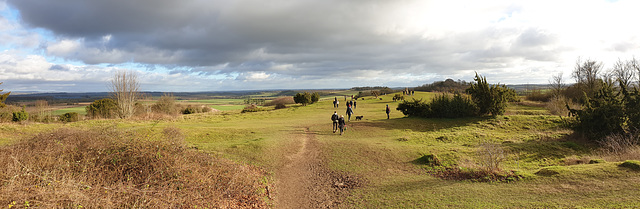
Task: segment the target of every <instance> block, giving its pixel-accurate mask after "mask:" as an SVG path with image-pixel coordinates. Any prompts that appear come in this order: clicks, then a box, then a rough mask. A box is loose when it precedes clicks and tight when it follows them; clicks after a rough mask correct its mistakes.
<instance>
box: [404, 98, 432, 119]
mask: <svg viewBox="0 0 640 209" xmlns="http://www.w3.org/2000/svg"><path fill="white" fill-rule="evenodd" d="M396 110H399V111H400V112H402V114H404V115H406V116H409V117H428V116H429V113H430V112H431V108H430V107H429V104H427V103H426V102H424V101H422V99H415V98H413V99H412V100H411V101H408V100H405V101H402V103H400V104H398V107H397V108H396Z"/></svg>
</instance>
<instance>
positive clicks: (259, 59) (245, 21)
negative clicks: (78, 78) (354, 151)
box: [7, 0, 562, 87]
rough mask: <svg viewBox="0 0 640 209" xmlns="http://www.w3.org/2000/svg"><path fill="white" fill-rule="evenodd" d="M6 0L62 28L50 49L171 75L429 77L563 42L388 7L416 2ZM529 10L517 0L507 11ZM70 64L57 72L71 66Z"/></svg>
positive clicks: (552, 50) (541, 53) (507, 61)
mask: <svg viewBox="0 0 640 209" xmlns="http://www.w3.org/2000/svg"><path fill="white" fill-rule="evenodd" d="M7 2H8V3H9V5H10V6H11V7H13V8H15V9H17V10H18V11H19V12H20V15H21V18H22V21H23V22H24V23H26V25H28V26H30V27H33V28H44V29H46V30H50V31H51V32H52V33H53V34H54V35H55V39H56V40H55V41H49V42H46V43H44V45H45V46H44V47H43V48H45V51H46V53H48V55H51V56H56V57H61V58H63V59H65V60H78V61H82V62H84V63H86V64H90V65H93V64H101V63H106V64H109V65H118V64H122V63H135V64H138V65H139V66H142V67H141V68H143V69H145V70H148V71H155V70H157V69H168V70H167V71H168V75H185V74H191V75H205V76H214V75H218V76H220V75H222V76H226V77H225V78H231V77H232V79H230V80H236V81H247V82H248V81H252V82H257V81H260V82H263V83H264V85H265V86H269V85H271V84H269V83H271V82H272V83H273V85H276V84H277V83H282V80H278V79H285V80H292V82H291V83H304V82H305V81H309V82H311V81H314V82H317V83H322V82H323V79H324V81H326V80H327V79H333V78H335V77H336V76H341V77H358V78H371V79H374V78H375V79H378V78H388V77H393V76H397V75H407V76H414V77H420V79H428V78H430V76H438V75H457V74H459V73H467V72H472V71H473V70H479V69H486V68H492V69H493V68H498V69H499V68H508V67H514V66H516V65H518V64H519V63H516V62H514V60H532V61H553V60H555V59H557V56H556V55H555V54H557V52H558V51H560V50H562V49H561V48H558V47H556V44H557V39H556V38H555V37H554V35H553V34H551V33H548V32H546V31H544V30H541V29H537V28H535V27H532V28H523V27H515V26H514V27H496V26H487V27H483V28H480V29H477V30H465V31H457V32H455V33H454V32H452V33H451V34H445V35H444V36H429V35H425V33H424V31H421V32H416V33H409V34H397V33H395V32H393V29H394V28H395V27H399V26H397V25H402V24H404V23H403V22H397V21H399V20H402V18H400V19H399V20H395V19H394V20H393V21H389V19H393V17H389V16H388V12H389V11H390V10H392V9H393V8H395V7H397V6H398V5H402V4H408V3H411V2H412V1H410V0H401V1H374V0H358V1H342V0H327V1H308V0H302V1H281V0H273V1H263V0H236V1H224V0H183V1H175V0H56V1H41V0H7ZM520 10H522V8H520V7H519V6H517V5H515V6H510V7H508V8H506V9H504V11H502V12H506V13H508V15H511V14H512V13H516V12H519V11H520ZM469 18H473V16H471V17H469ZM507 18H510V17H507ZM503 19H504V18H503ZM394 21H396V22H394ZM442 21H446V20H442ZM500 21H502V19H501V20H500ZM389 30H391V31H392V32H385V31H389ZM425 30H426V31H427V32H428V31H429V30H431V29H429V28H428V27H427V29H425ZM433 30H439V29H433ZM64 67H65V66H61V65H53V66H51V67H50V70H68V69H65V68H64ZM296 79H303V80H300V81H299V82H298V81H297V80H296ZM305 79H306V80H305ZM416 79H417V78H416ZM387 80H388V79H387ZM396 80H397V83H399V84H401V83H402V80H406V79H403V78H397V79H396ZM381 81H385V79H382V80H381ZM237 85H241V84H237ZM354 85H355V84H354ZM346 87H349V86H346Z"/></svg>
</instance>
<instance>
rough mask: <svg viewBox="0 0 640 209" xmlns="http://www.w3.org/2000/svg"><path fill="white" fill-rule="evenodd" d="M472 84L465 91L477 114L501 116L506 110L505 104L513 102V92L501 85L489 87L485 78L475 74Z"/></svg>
mask: <svg viewBox="0 0 640 209" xmlns="http://www.w3.org/2000/svg"><path fill="white" fill-rule="evenodd" d="M473 80H474V81H476V83H472V84H471V86H470V87H469V88H468V89H467V90H466V92H467V93H468V94H470V95H471V98H472V99H473V101H474V102H475V104H476V105H477V107H478V114H480V115H485V114H491V115H493V116H497V115H502V114H504V112H505V111H506V110H507V102H508V101H509V100H515V99H517V98H514V97H515V91H514V90H513V89H509V88H507V87H506V86H504V85H502V86H499V85H489V83H487V78H486V77H482V76H480V75H478V74H477V73H476V77H475V78H474V79H473Z"/></svg>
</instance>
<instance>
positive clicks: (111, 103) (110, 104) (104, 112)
mask: <svg viewBox="0 0 640 209" xmlns="http://www.w3.org/2000/svg"><path fill="white" fill-rule="evenodd" d="M85 109H86V110H87V117H90V118H113V117H115V116H116V113H117V111H118V103H117V102H116V101H115V100H113V99H109V98H106V99H100V100H96V101H93V103H91V104H90V105H89V106H87V107H86V108H85Z"/></svg>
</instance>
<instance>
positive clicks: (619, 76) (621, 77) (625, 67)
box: [611, 58, 636, 87]
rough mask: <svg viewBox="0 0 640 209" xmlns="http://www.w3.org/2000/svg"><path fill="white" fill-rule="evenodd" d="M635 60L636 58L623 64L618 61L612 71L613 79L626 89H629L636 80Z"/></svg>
mask: <svg viewBox="0 0 640 209" xmlns="http://www.w3.org/2000/svg"><path fill="white" fill-rule="evenodd" d="M634 60H635V58H634V59H633V60H629V61H626V62H623V61H622V60H620V59H618V61H617V62H616V63H615V64H614V65H613V69H611V73H612V74H613V77H614V78H615V79H616V80H617V81H619V82H620V84H621V85H623V86H625V87H629V86H630V85H631V82H633V79H634V78H635V73H636V72H635V71H636V69H634V68H633V65H634V62H635V61H634Z"/></svg>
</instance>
